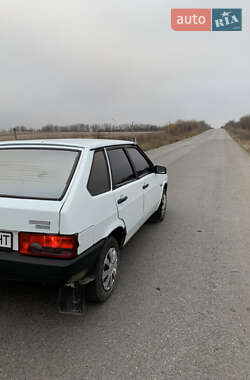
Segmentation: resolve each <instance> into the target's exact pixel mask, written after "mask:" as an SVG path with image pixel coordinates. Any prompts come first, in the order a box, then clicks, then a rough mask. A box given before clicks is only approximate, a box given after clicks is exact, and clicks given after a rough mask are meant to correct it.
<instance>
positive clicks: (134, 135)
mask: <svg viewBox="0 0 250 380" xmlns="http://www.w3.org/2000/svg"><path fill="white" fill-rule="evenodd" d="M204 131H205V129H204V128H194V129H193V130H191V131H185V130H184V129H182V130H180V129H178V128H176V129H175V130H173V129H171V130H169V131H167V130H162V131H160V132H93V133H91V132H41V131H33V132H22V133H21V132H19V133H17V139H18V140H29V139H32V140H33V139H55V138H104V139H118V140H129V141H136V142H137V144H139V145H140V146H141V147H142V149H144V150H149V149H154V148H158V147H160V146H162V145H168V144H172V143H174V142H176V141H180V140H183V139H185V138H188V137H192V136H195V135H198V134H200V133H202V132H204ZM13 139H14V134H13V133H10V132H0V140H2V141H7V140H13Z"/></svg>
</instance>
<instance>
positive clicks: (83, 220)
mask: <svg viewBox="0 0 250 380" xmlns="http://www.w3.org/2000/svg"><path fill="white" fill-rule="evenodd" d="M125 144H126V145H127V144H131V145H134V143H132V142H130V141H119V140H99V139H96V140H95V139H63V140H58V139H55V140H29V141H11V142H2V143H0V149H4V148H6V147H8V148H17V147H20V148H21V147H22V148H27V147H29V148H41V147H47V148H52V149H61V148H67V149H69V150H70V149H73V150H75V149H77V150H79V152H81V157H80V160H79V162H78V165H77V167H76V170H75V173H74V175H73V178H72V180H71V182H70V185H69V187H68V189H67V192H66V193H65V194H64V196H63V198H62V199H61V200H45V199H20V198H8V197H1V196H0V212H1V213H0V230H1V231H9V232H12V233H13V249H14V250H16V251H18V232H19V231H24V232H40V233H54V234H65V235H70V234H76V233H77V234H78V241H79V247H78V255H79V254H81V253H82V252H84V251H85V250H87V249H88V248H90V247H91V246H93V245H94V244H95V243H96V242H98V241H100V240H101V239H103V238H105V237H107V236H109V235H110V234H111V233H112V231H114V230H115V229H116V228H117V227H122V228H124V229H125V230H126V239H125V243H126V242H127V241H128V240H129V239H130V238H131V237H132V236H133V235H134V233H135V232H136V231H137V230H138V229H139V228H140V227H141V225H142V224H143V223H144V222H145V221H146V220H147V219H148V218H149V217H150V216H151V215H152V214H153V213H154V212H155V211H156V210H157V208H158V206H159V204H160V201H161V197H162V191H163V188H164V185H165V184H167V181H168V177H167V174H164V175H158V174H155V173H151V174H148V175H146V176H144V177H142V178H140V179H137V180H135V181H133V182H130V183H128V184H126V185H123V186H121V187H119V188H117V189H114V190H112V188H111V190H110V191H108V192H106V193H103V194H100V195H97V196H92V195H91V194H90V193H89V191H88V189H87V183H88V179H89V175H90V170H91V165H92V160H93V154H94V153H93V152H94V150H95V149H98V148H102V147H109V146H116V145H117V146H119V145H125ZM109 169H110V168H109ZM111 181H112V179H111ZM147 184H148V185H149V186H148V187H147V188H146V189H144V190H143V186H144V185H147ZM121 196H126V197H127V198H128V200H127V201H126V202H124V203H121V204H118V203H117V201H118V199H119V198H120V197H121Z"/></svg>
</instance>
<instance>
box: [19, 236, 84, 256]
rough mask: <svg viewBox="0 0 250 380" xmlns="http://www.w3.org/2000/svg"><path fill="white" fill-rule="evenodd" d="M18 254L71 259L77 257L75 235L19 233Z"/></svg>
mask: <svg viewBox="0 0 250 380" xmlns="http://www.w3.org/2000/svg"><path fill="white" fill-rule="evenodd" d="M18 240H19V253H21V254H23V255H29V256H40V257H53V258H58V259H71V258H73V257H75V256H76V255H77V245H78V242H77V235H49V234H48V235H46V234H36V233H27V232H19V235H18Z"/></svg>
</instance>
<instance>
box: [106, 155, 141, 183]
mask: <svg viewBox="0 0 250 380" xmlns="http://www.w3.org/2000/svg"><path fill="white" fill-rule="evenodd" d="M108 156H109V162H110V166H111V171H112V178H113V185H114V186H119V185H122V184H123V183H125V182H128V181H131V180H133V179H134V178H135V175H134V172H133V169H132V167H131V165H130V162H129V160H128V158H127V156H126V153H125V152H124V150H123V149H122V148H118V149H110V150H108Z"/></svg>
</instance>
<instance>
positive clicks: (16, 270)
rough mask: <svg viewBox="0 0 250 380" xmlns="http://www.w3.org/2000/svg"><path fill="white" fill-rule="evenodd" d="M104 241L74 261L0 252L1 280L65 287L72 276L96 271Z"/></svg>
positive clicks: (13, 252)
mask: <svg viewBox="0 0 250 380" xmlns="http://www.w3.org/2000/svg"><path fill="white" fill-rule="evenodd" d="M104 242H105V241H104V240H102V241H100V242H99V243H97V244H95V245H94V246H93V247H91V248H89V249H88V250H87V251H85V252H83V253H82V254H81V255H78V256H77V257H75V258H74V259H70V260H69V259H52V258H43V257H32V256H25V255H21V254H19V253H18V252H16V251H0V279H3V280H12V281H22V282H30V283H42V284H53V285H63V284H64V283H65V282H67V281H69V280H70V278H71V277H72V276H75V275H77V274H78V273H81V272H85V273H86V272H91V271H92V270H93V269H94V266H95V264H96V261H97V258H98V255H99V252H100V250H101V249H102V247H103V245H104Z"/></svg>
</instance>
